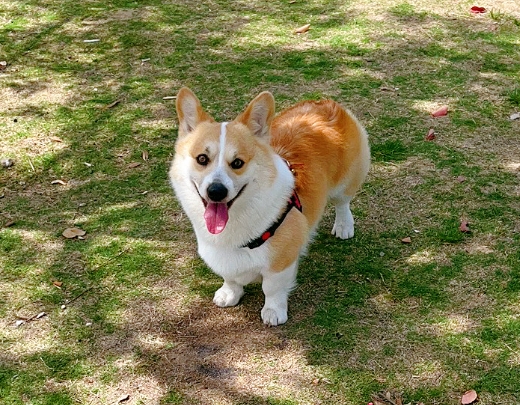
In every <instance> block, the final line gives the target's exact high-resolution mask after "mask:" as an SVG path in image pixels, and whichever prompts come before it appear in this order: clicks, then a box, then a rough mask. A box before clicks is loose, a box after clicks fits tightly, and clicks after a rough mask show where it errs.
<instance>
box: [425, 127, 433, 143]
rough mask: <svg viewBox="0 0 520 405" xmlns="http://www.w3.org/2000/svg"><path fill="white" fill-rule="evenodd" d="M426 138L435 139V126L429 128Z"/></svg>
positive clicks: (428, 139)
mask: <svg viewBox="0 0 520 405" xmlns="http://www.w3.org/2000/svg"><path fill="white" fill-rule="evenodd" d="M425 139H426V140H427V141H433V140H434V139H435V130H434V129H433V128H430V129H429V130H428V133H427V134H426V137H425Z"/></svg>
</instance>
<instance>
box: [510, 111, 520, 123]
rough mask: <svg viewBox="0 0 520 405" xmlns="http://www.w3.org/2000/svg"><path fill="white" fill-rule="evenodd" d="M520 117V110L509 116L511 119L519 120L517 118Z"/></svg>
mask: <svg viewBox="0 0 520 405" xmlns="http://www.w3.org/2000/svg"><path fill="white" fill-rule="evenodd" d="M519 118H520V112H517V113H514V114H511V115H510V116H509V119H510V120H511V121H514V120H517V119H519Z"/></svg>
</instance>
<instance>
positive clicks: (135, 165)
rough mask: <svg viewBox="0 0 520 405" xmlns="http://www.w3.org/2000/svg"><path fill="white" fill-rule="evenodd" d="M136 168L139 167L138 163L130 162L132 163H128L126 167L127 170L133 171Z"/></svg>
mask: <svg viewBox="0 0 520 405" xmlns="http://www.w3.org/2000/svg"><path fill="white" fill-rule="evenodd" d="M138 166H141V163H139V162H132V163H129V164H128V165H127V166H126V167H128V168H129V169H134V168H136V167H138Z"/></svg>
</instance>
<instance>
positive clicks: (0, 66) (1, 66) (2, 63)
mask: <svg viewBox="0 0 520 405" xmlns="http://www.w3.org/2000/svg"><path fill="white" fill-rule="evenodd" d="M5 68H7V62H6V61H5V60H2V61H0V70H4V69H5Z"/></svg>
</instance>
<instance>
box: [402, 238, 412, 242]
mask: <svg viewBox="0 0 520 405" xmlns="http://www.w3.org/2000/svg"><path fill="white" fill-rule="evenodd" d="M401 242H403V243H412V238H410V237H409V236H407V237H406V238H403V239H401Z"/></svg>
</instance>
